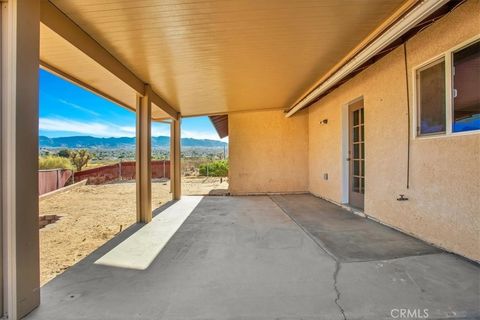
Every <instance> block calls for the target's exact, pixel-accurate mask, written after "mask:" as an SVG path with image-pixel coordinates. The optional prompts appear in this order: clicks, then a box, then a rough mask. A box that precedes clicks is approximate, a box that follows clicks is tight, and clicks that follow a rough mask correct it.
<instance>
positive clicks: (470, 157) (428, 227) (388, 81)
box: [309, 0, 480, 261]
mask: <svg viewBox="0 0 480 320" xmlns="http://www.w3.org/2000/svg"><path fill="white" fill-rule="evenodd" d="M479 21H480V1H478V0H471V1H468V2H466V3H465V4H463V5H461V6H460V7H458V8H457V9H456V10H454V11H453V12H451V13H450V14H448V15H447V16H446V17H443V18H442V19H441V20H440V21H438V22H436V23H435V24H433V25H432V26H430V27H429V28H427V29H425V30H423V31H422V32H421V33H419V34H417V35H416V36H415V37H413V38H412V39H410V40H409V41H408V42H407V45H406V48H407V57H408V59H407V65H408V69H407V70H408V75H409V82H410V83H409V90H410V97H409V99H410V108H411V110H410V113H411V114H413V108H414V99H413V93H412V92H413V90H412V87H413V85H414V83H413V80H412V75H413V67H416V66H418V65H420V64H422V63H424V62H426V61H428V60H430V59H432V58H435V57H436V56H438V55H440V54H442V53H443V52H445V51H446V50H449V49H450V48H452V47H455V46H457V45H459V44H461V43H463V42H465V41H467V40H469V39H471V38H473V37H474V36H477V35H479V34H480V23H479ZM361 96H363V98H364V104H365V139H366V143H365V158H366V169H365V170H366V171H365V175H366V191H365V209H364V210H365V213H366V214H367V215H370V216H372V217H374V218H376V219H378V220H380V221H382V222H384V223H386V224H388V225H391V226H395V227H397V228H399V229H401V230H404V231H405V232H407V233H410V234H413V235H415V236H417V237H418V238H421V239H424V240H426V241H428V242H431V243H434V244H436V245H439V246H441V247H443V248H445V249H447V250H451V251H453V252H456V253H459V254H461V255H464V256H466V257H468V258H471V259H473V260H477V261H478V260H480V208H479V198H480V133H472V134H468V135H454V136H442V137H436V138H428V139H418V138H414V137H412V138H411V140H410V141H411V147H410V153H411V155H410V160H411V162H410V170H411V172H410V188H409V189H407V188H406V177H407V175H406V173H407V150H408V149H407V148H408V147H407V146H408V103H407V85H406V75H405V60H404V52H403V47H399V48H397V49H395V50H394V51H393V52H391V53H390V54H388V55H387V56H385V57H384V58H383V59H381V60H380V61H379V62H377V63H376V64H374V65H372V66H371V67H369V68H368V69H366V70H365V71H363V72H362V73H360V74H359V75H357V76H356V77H355V78H353V79H351V80H350V81H348V82H347V83H346V84H344V85H343V86H342V87H340V88H338V89H337V90H335V91H334V92H332V93H331V94H329V95H328V96H326V97H325V98H323V99H322V100H320V101H319V102H317V103H316V104H315V105H314V106H312V107H310V108H309V168H310V169H309V191H310V192H312V193H313V194H316V195H319V196H322V197H325V198H328V199H330V200H333V201H336V202H344V200H345V195H344V194H343V193H342V173H343V172H342V166H343V164H344V162H345V159H344V158H345V157H344V155H343V154H342V134H343V131H342V127H343V126H342V110H343V109H345V107H344V106H345V105H346V104H348V103H349V102H350V101H352V100H354V99H356V98H358V97H361ZM325 118H328V121H329V122H328V125H320V124H319V122H320V121H321V120H322V119H325ZM324 173H328V174H329V179H328V180H324V179H323V174H324ZM399 194H405V195H406V197H408V198H409V200H408V201H402V202H400V201H397V200H396V198H397V197H398V196H399Z"/></svg>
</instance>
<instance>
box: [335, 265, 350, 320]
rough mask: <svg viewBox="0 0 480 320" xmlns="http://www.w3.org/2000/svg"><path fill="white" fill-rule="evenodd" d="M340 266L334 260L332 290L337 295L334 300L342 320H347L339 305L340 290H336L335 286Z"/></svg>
mask: <svg viewBox="0 0 480 320" xmlns="http://www.w3.org/2000/svg"><path fill="white" fill-rule="evenodd" d="M340 268H341V264H340V262H338V260H335V272H334V273H333V288H334V289H335V293H336V294H337V297H336V298H335V301H334V302H335V304H336V305H337V307H338V309H340V312H341V313H342V316H343V320H347V316H346V315H345V310H343V308H342V306H341V305H340V290H339V289H338V286H337V278H338V273H339V272H340Z"/></svg>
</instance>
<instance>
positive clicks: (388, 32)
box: [286, 0, 462, 117]
mask: <svg viewBox="0 0 480 320" xmlns="http://www.w3.org/2000/svg"><path fill="white" fill-rule="evenodd" d="M460 2H462V1H456V0H454V1H451V0H424V1H421V2H418V3H416V4H415V5H413V6H410V7H404V8H402V9H401V10H400V12H397V14H396V15H394V16H392V17H391V19H390V20H389V21H386V22H385V23H384V24H385V25H383V26H380V27H379V28H378V29H377V30H376V31H375V32H374V33H373V34H372V35H371V37H370V39H366V41H364V43H362V44H360V45H359V47H357V49H356V50H354V51H352V53H350V54H349V55H347V56H346V57H345V58H344V59H342V61H340V62H339V63H338V64H337V65H336V66H335V67H334V68H332V70H330V71H329V72H328V73H327V74H326V75H324V76H323V77H322V78H321V79H320V81H318V83H317V84H315V86H314V87H313V88H312V89H310V90H309V91H308V92H307V93H306V94H305V95H304V96H302V97H301V98H300V99H299V100H297V101H296V103H295V104H294V105H293V106H292V107H290V108H289V109H288V111H287V112H286V116H287V117H290V116H292V115H293V114H295V113H296V112H298V111H300V110H302V109H304V108H306V107H308V106H310V105H311V104H313V103H315V102H316V101H318V100H319V99H320V98H322V97H323V96H325V95H326V94H328V93H329V92H330V91H332V89H335V88H336V87H338V85H339V84H342V83H344V82H345V81H346V80H348V79H349V78H350V77H351V76H352V75H355V74H357V73H358V72H360V71H361V70H364V69H365V68H366V67H368V66H369V65H370V64H371V63H373V62H375V61H377V60H378V58H379V57H381V56H383V55H384V54H385V53H387V52H390V51H391V50H392V48H395V47H397V46H398V44H399V41H397V40H399V39H401V40H402V41H400V43H403V42H404V40H405V39H404V38H402V37H403V36H404V35H406V34H407V37H411V36H412V35H413V34H414V33H415V32H417V31H418V29H416V30H414V32H411V33H409V31H410V30H412V29H415V27H417V26H418V25H419V24H421V28H425V27H426V26H427V25H428V24H429V23H432V22H433V21H435V20H436V19H437V18H438V17H439V16H441V15H442V12H440V14H437V13H438V12H439V11H440V9H441V8H444V7H445V5H446V4H447V3H450V4H452V3H453V5H456V4H458V3H460ZM427 23H428V24H427Z"/></svg>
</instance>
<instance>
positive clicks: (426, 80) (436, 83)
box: [417, 59, 446, 135]
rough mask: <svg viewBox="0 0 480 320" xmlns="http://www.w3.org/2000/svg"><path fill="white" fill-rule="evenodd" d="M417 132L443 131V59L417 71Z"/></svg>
mask: <svg viewBox="0 0 480 320" xmlns="http://www.w3.org/2000/svg"><path fill="white" fill-rule="evenodd" d="M417 80H418V81H417V86H418V87H417V90H418V98H417V99H418V115H419V119H418V134H420V135H424V134H433V133H441V132H445V129H446V120H445V60H444V59H441V60H438V61H436V62H434V63H432V64H430V65H428V66H426V67H424V68H422V69H420V70H418V71H417Z"/></svg>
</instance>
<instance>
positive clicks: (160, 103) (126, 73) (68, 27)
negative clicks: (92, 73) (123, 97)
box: [40, 0, 179, 119]
mask: <svg viewBox="0 0 480 320" xmlns="http://www.w3.org/2000/svg"><path fill="white" fill-rule="evenodd" d="M40 22H41V23H43V24H44V25H45V26H47V27H48V28H50V29H51V30H52V31H54V32H55V33H57V34H58V35H59V36H61V37H62V38H64V39H65V40H66V41H68V42H69V43H71V44H72V45H73V46H75V47H76V48H77V49H78V50H80V51H82V52H83V53H84V54H86V55H87V56H88V57H90V58H91V59H92V60H94V61H95V62H97V63H98V64H100V65H101V66H102V67H104V68H105V69H107V70H108V71H109V72H111V73H112V74H113V75H115V76H116V77H117V78H118V79H120V80H121V81H123V82H124V83H126V84H127V85H128V86H129V87H131V88H132V89H133V90H134V91H136V92H137V93H138V94H139V95H141V96H145V95H146V93H147V92H146V90H147V88H148V91H149V93H150V96H151V99H152V102H153V103H154V104H155V105H156V106H157V107H159V108H160V109H162V110H163V111H165V112H166V113H167V114H168V115H169V116H170V117H172V118H173V119H178V117H179V115H178V111H176V110H175V109H174V108H173V107H172V106H170V105H169V104H168V103H167V102H166V101H165V100H163V99H162V98H161V97H160V96H159V95H158V94H157V93H155V92H154V91H153V89H152V88H151V87H150V86H149V85H147V84H146V83H145V82H144V81H143V80H142V79H140V78H139V77H137V76H136V75H135V74H134V73H133V72H132V71H130V69H128V68H127V67H126V66H125V65H124V64H122V63H121V62H120V61H119V60H118V59H117V58H115V57H114V56H113V55H112V54H111V53H110V52H109V51H108V50H107V49H105V48H104V47H102V45H100V44H99V43H98V42H97V41H96V40H95V39H93V38H92V37H91V36H90V35H89V34H88V33H87V32H85V31H84V30H83V29H82V28H80V27H79V26H78V25H77V24H76V23H75V22H74V21H73V20H71V19H70V18H69V17H68V16H67V15H65V14H64V13H63V12H62V11H61V10H60V9H58V8H57V7H56V6H55V5H53V4H52V3H51V2H50V1H49V0H41V7H40ZM72 77H73V76H72ZM110 99H112V98H111V97H110Z"/></svg>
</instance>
